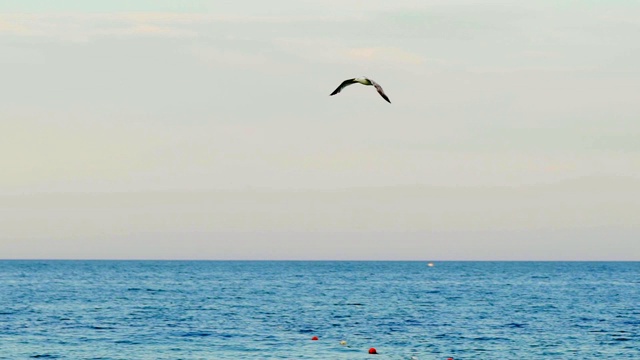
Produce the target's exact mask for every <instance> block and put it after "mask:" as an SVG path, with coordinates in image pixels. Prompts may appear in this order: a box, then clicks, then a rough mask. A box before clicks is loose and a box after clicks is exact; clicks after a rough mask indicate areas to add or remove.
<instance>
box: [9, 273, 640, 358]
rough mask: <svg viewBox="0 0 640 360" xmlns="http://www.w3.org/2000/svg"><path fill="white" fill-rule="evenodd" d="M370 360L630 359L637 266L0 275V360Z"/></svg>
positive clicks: (638, 329)
mask: <svg viewBox="0 0 640 360" xmlns="http://www.w3.org/2000/svg"><path fill="white" fill-rule="evenodd" d="M312 336H318V337H319V340H318V341H311V338H312ZM343 340H344V341H346V342H347V344H346V345H341V344H340V342H341V341H343ZM370 347H375V348H376V349H377V350H378V353H379V355H369V354H368V349H369V348H370ZM372 357H373V358H376V359H446V358H448V357H453V358H454V359H456V360H459V359H544V358H553V359H603V358H614V357H615V358H616V359H640V263H638V262H584V263H582V262H437V263H435V266H433V267H428V266H427V264H426V262H295V261H292V262H269V261H264V262H262V261H255V262H254V261H247V262H225V261H211V262H207V261H185V262H182V261H0V359H29V358H49V359H371V358H372Z"/></svg>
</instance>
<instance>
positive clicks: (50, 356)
mask: <svg viewBox="0 0 640 360" xmlns="http://www.w3.org/2000/svg"><path fill="white" fill-rule="evenodd" d="M29 357H30V358H32V359H58V358H59V357H60V356H58V355H53V354H37V355H31V356H29Z"/></svg>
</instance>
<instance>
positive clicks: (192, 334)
mask: <svg viewBox="0 0 640 360" xmlns="http://www.w3.org/2000/svg"><path fill="white" fill-rule="evenodd" d="M211 335H212V334H211V333H209V332H205V331H190V332H186V333H184V334H182V336H183V337H207V336H211Z"/></svg>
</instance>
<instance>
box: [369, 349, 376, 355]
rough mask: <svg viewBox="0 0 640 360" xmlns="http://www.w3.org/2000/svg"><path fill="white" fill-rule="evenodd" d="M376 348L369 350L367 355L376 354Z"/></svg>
mask: <svg viewBox="0 0 640 360" xmlns="http://www.w3.org/2000/svg"><path fill="white" fill-rule="evenodd" d="M377 353H378V352H377V351H376V348H371V349H369V354H377Z"/></svg>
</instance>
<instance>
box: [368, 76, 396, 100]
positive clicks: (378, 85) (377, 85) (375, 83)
mask: <svg viewBox="0 0 640 360" xmlns="http://www.w3.org/2000/svg"><path fill="white" fill-rule="evenodd" d="M369 81H371V84H373V86H375V88H376V90H378V94H380V96H382V98H383V99H385V100H387V102H388V103H389V104H391V101H390V100H389V98H388V97H387V95H386V94H385V93H384V90H382V86H380V84H378V83H377V82H375V81H373V80H371V79H369Z"/></svg>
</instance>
